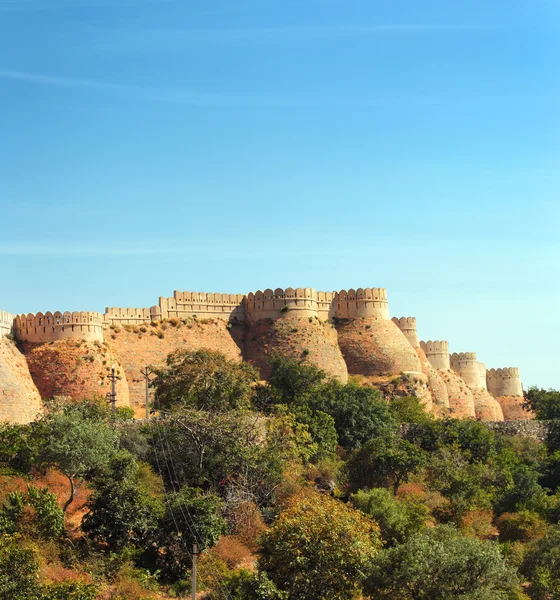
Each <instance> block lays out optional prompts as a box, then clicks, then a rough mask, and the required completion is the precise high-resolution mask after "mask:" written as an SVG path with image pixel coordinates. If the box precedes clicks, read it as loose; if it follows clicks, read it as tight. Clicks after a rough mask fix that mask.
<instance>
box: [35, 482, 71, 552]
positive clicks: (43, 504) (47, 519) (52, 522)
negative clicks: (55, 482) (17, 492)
mask: <svg viewBox="0 0 560 600" xmlns="http://www.w3.org/2000/svg"><path fill="white" fill-rule="evenodd" d="M27 502H28V503H29V505H30V506H32V507H33V509H34V511H35V521H36V523H37V525H36V527H37V531H38V533H39V534H40V535H41V536H42V537H43V538H45V539H47V540H48V539H51V538H57V537H59V536H61V535H62V533H63V532H64V512H63V511H62V509H61V508H60V506H59V505H58V499H57V497H56V494H52V493H51V492H49V490H48V489H47V488H37V487H35V486H33V485H29V486H27Z"/></svg>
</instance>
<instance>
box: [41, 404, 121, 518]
mask: <svg viewBox="0 0 560 600" xmlns="http://www.w3.org/2000/svg"><path fill="white" fill-rule="evenodd" d="M90 408H91V407H89V405H87V404H84V405H79V404H78V405H74V406H67V407H66V408H65V409H64V410H63V411H62V412H58V413H55V414H54V415H52V416H50V417H48V419H47V421H46V430H45V439H46V442H45V445H44V448H43V450H42V461H43V463H44V464H46V465H49V466H53V467H56V468H57V469H59V470H60V471H61V472H62V473H63V474H64V475H65V476H66V477H67V478H68V481H69V483H70V495H69V498H68V500H67V501H66V503H65V504H64V507H63V511H64V512H66V510H67V509H68V507H69V506H70V504H71V503H72V501H73V500H74V495H75V488H76V481H77V480H80V479H83V478H85V477H91V476H92V475H93V474H94V473H96V472H98V471H99V470H101V469H102V468H103V467H104V466H106V465H107V463H108V462H109V460H110V458H111V457H112V456H113V455H114V454H115V452H116V450H117V449H118V444H119V436H118V434H117V433H116V432H115V431H114V429H112V428H111V427H110V425H109V424H108V423H107V422H106V421H104V420H102V417H103V415H100V416H97V415H96V414H94V413H92V411H90V410H89V409H90Z"/></svg>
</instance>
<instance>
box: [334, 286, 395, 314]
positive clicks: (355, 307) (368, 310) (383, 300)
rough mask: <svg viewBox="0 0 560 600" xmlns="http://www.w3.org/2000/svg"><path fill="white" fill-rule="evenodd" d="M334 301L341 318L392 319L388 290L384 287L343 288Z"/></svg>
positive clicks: (336, 311)
mask: <svg viewBox="0 0 560 600" xmlns="http://www.w3.org/2000/svg"><path fill="white" fill-rule="evenodd" d="M334 301H335V316H336V317H337V318H339V319H371V318H376V319H390V316H389V302H388V301H387V291H386V290H385V289H383V288H358V289H357V290H353V289H350V290H348V291H346V290H341V291H340V292H336V294H335V298H334Z"/></svg>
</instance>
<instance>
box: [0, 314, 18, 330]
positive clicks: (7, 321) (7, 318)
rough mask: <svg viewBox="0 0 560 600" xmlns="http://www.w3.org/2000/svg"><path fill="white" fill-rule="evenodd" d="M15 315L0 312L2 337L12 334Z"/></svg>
mask: <svg viewBox="0 0 560 600" xmlns="http://www.w3.org/2000/svg"><path fill="white" fill-rule="evenodd" d="M14 319H15V315H12V314H10V313H9V312H6V311H4V310H0V337H2V336H3V335H9V334H10V333H12V329H13V326H14Z"/></svg>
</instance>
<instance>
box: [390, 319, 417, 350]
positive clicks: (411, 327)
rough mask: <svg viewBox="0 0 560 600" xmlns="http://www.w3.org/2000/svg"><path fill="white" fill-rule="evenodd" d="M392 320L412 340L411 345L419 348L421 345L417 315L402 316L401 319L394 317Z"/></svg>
mask: <svg viewBox="0 0 560 600" xmlns="http://www.w3.org/2000/svg"><path fill="white" fill-rule="evenodd" d="M391 320H392V321H393V323H394V324H395V325H396V326H397V327H398V328H399V329H400V330H401V331H402V332H403V334H404V336H405V338H406V339H407V340H408V341H409V342H410V345H411V346H412V347H413V348H418V347H419V346H420V342H419V340H418V332H417V330H416V318H415V317H401V318H400V319H397V317H393V318H392V319H391Z"/></svg>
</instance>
